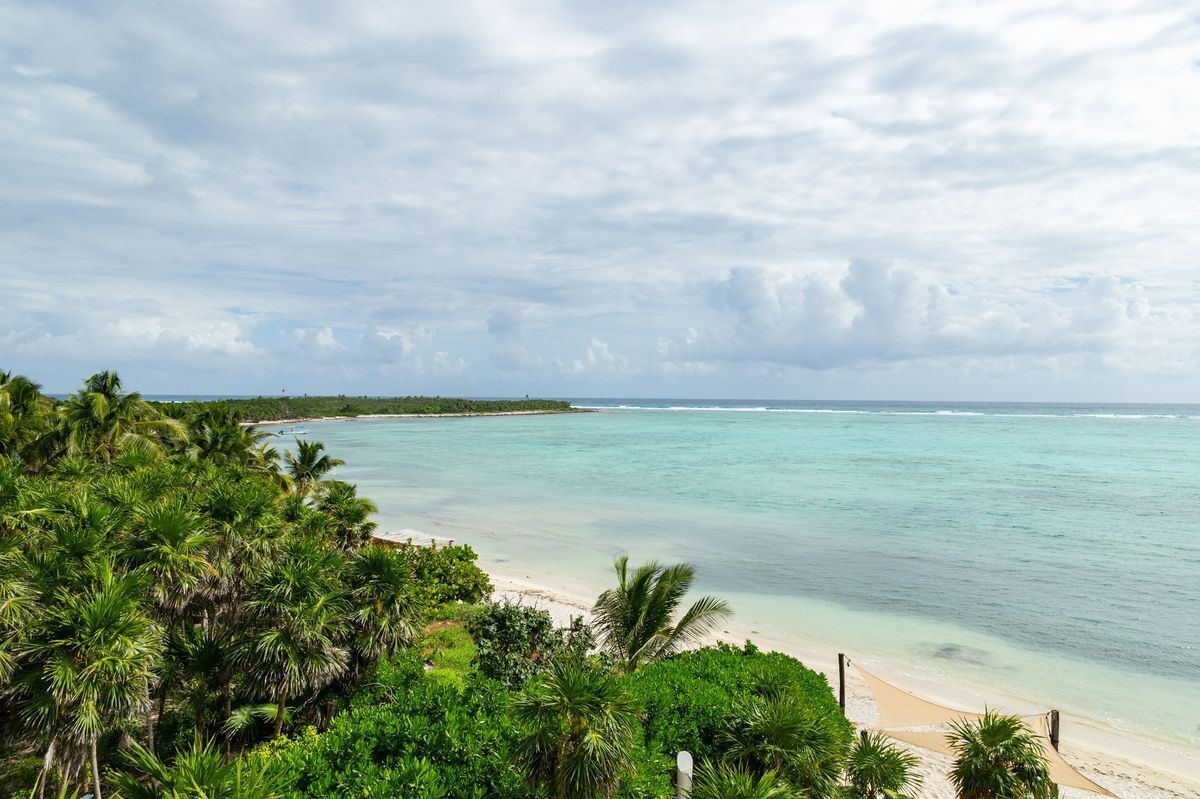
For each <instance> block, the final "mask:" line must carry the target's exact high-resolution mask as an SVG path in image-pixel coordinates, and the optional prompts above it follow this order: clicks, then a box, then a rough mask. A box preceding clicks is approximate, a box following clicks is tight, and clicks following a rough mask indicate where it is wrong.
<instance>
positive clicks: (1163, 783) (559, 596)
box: [482, 563, 1200, 799]
mask: <svg viewBox="0 0 1200 799" xmlns="http://www.w3.org/2000/svg"><path fill="white" fill-rule="evenodd" d="M482 565H483V567H484V568H485V569H486V570H487V571H488V573H489V574H490V575H491V578H492V582H493V583H494V585H495V587H496V594H495V596H496V597H497V598H507V599H510V600H513V601H521V602H523V603H525V604H532V605H534V606H536V607H541V608H544V609H546V610H547V611H549V612H550V614H551V615H552V616H553V617H554V619H555V621H556V622H557V623H559V624H565V623H566V622H568V621H569V619H570V617H571V616H575V615H579V614H581V613H582V614H584V615H585V616H586V615H587V614H588V611H589V610H590V608H591V605H592V602H593V600H594V598H595V596H596V593H597V591H598V589H597V588H596V587H595V586H590V585H585V584H582V583H571V582H567V581H562V580H560V579H557V578H555V577H553V576H548V575H541V574H533V573H526V572H522V573H517V572H514V571H512V570H511V568H506V567H504V566H495V565H492V564H486V563H485V564H482ZM747 639H749V640H752V641H753V642H754V643H755V644H756V645H757V646H759V647H760V648H762V649H767V650H773V651H779V652H784V653H786V654H789V655H792V656H794V657H796V658H798V659H800V660H801V661H803V662H804V663H805V664H806V665H808V666H809V667H810V668H813V669H815V670H817V671H820V672H822V673H824V674H825V675H827V676H828V677H829V679H830V683H831V685H833V686H835V688H836V685H837V652H836V651H833V650H830V649H829V648H828V647H822V646H818V645H814V644H812V643H811V642H805V641H803V640H800V639H796V638H790V637H782V636H777V635H772V634H764V633H762V632H760V631H758V630H751V629H750V628H748V627H745V626H742V625H739V623H738V622H737V620H736V617H735V619H734V620H732V621H731V622H730V624H728V625H726V626H725V627H724V628H723V629H722V630H721V631H720V632H719V633H718V634H714V635H713V636H712V642H714V643H715V642H716V641H727V642H730V643H738V644H740V643H742V642H743V641H745V640H747ZM847 654H848V655H850V657H851V658H852V659H855V660H861V661H862V662H863V663H864V664H868V663H869V664H870V666H871V668H872V670H873V671H874V672H876V673H877V674H878V675H879V676H881V677H883V678H885V679H887V680H888V681H890V682H892V683H894V684H896V685H899V686H901V687H903V688H905V689H906V690H909V691H911V692H913V693H915V694H917V695H920V696H924V697H926V698H929V699H932V700H935V701H938V702H940V703H944V704H947V705H950V706H953V707H959V708H964V709H968V708H975V709H978V708H982V707H984V706H985V705H987V706H991V707H997V706H998V707H1002V708H1004V709H1005V710H1006V711H1009V712H1019V713H1022V714H1024V713H1036V712H1040V711H1042V710H1045V708H1040V707H1037V706H1034V705H1031V704H1030V703H1029V702H1028V701H1027V700H1022V699H1021V698H1020V697H1015V696H1010V695H1005V694H1000V693H998V692H994V691H991V690H987V689H985V688H981V687H977V686H967V685H959V684H955V685H946V684H942V683H932V682H929V681H927V680H922V679H920V678H918V677H914V676H912V675H909V674H906V673H905V672H904V671H902V670H897V669H895V668H889V667H888V664H885V663H879V662H876V661H873V660H872V659H871V658H870V653H867V652H848V653H847ZM846 715H847V716H848V717H849V719H850V720H851V721H852V722H854V723H855V724H856V725H857V726H858V727H859V728H866V727H869V726H871V725H872V724H873V723H874V721H875V719H876V718H877V710H876V707H875V702H874V700H873V698H872V696H871V694H870V691H869V690H868V688H867V685H866V683H865V682H863V681H862V679H861V678H859V677H858V676H857V675H856V674H854V671H853V669H850V670H848V672H847V689H846ZM914 751H916V752H917V753H918V754H919V755H920V757H921V759H922V763H923V771H924V775H925V787H924V789H923V791H922V796H925V797H929V799H953V797H954V791H953V788H952V787H951V785H950V783H949V781H948V780H947V779H946V777H945V775H946V773H947V770H948V764H949V761H948V759H947V758H946V757H944V756H941V755H938V754H934V753H931V752H927V751H925V750H920V749H916V750H914ZM1060 751H1061V752H1062V754H1063V757H1065V758H1066V759H1067V760H1068V761H1069V762H1070V763H1071V764H1072V765H1074V766H1075V767H1076V768H1077V769H1078V770H1079V771H1080V772H1081V773H1083V774H1084V775H1086V776H1087V777H1089V778H1090V779H1092V780H1094V781H1095V782H1097V783H1099V784H1100V785H1103V786H1104V787H1105V788H1107V789H1108V790H1110V791H1112V792H1113V793H1114V794H1116V795H1117V796H1118V797H1121V799H1195V798H1196V797H1200V761H1198V760H1197V759H1195V758H1194V757H1192V756H1190V755H1189V754H1188V753H1185V752H1182V751H1177V750H1176V749H1174V748H1173V747H1171V746H1170V745H1169V744H1167V743H1165V742H1158V741H1154V740H1152V739H1149V738H1147V737H1138V736H1134V735H1130V734H1127V733H1123V732H1119V731H1116V730H1113V729H1110V728H1106V727H1104V726H1102V725H1100V724H1097V723H1094V722H1090V721H1087V720H1081V719H1075V718H1072V717H1069V716H1064V717H1063V721H1062V742H1061V746H1060ZM1062 795H1063V796H1064V797H1072V799H1084V797H1089V796H1091V797H1095V796H1096V794H1091V793H1087V792H1083V791H1079V790H1076V789H1071V788H1067V789H1064V790H1063V791H1062Z"/></svg>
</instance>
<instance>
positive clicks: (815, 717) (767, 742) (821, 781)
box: [718, 690, 848, 797]
mask: <svg viewBox="0 0 1200 799" xmlns="http://www.w3.org/2000/svg"><path fill="white" fill-rule="evenodd" d="M718 743H719V745H720V747H721V749H722V750H723V753H724V754H723V755H722V760H723V761H724V762H726V763H728V764H730V765H734V766H737V767H739V768H742V769H745V770H746V771H748V772H749V773H751V774H754V775H755V776H762V775H764V774H766V773H767V772H768V771H774V772H776V773H777V774H780V775H782V776H783V777H785V778H786V779H787V780H788V782H790V783H791V784H792V785H793V786H795V787H796V788H798V789H801V790H802V791H804V792H805V793H806V794H807V795H809V796H813V797H825V796H832V795H833V794H834V793H835V792H836V788H837V784H838V780H839V778H840V776H841V766H842V761H843V758H844V757H845V754H846V748H847V744H848V741H847V740H846V739H845V738H844V736H843V735H840V734H839V731H838V729H837V727H836V726H835V720H834V719H832V718H830V717H829V716H828V715H825V714H822V713H818V712H816V711H814V710H813V709H812V708H810V707H809V706H808V705H806V704H804V703H803V702H802V701H800V700H798V699H796V698H795V696H794V695H793V694H791V693H789V692H787V691H786V690H778V691H775V692H773V693H770V694H768V695H767V696H765V697H755V698H753V699H751V700H749V701H748V702H746V703H745V704H743V705H742V706H741V707H740V708H739V709H738V711H737V713H736V715H734V717H733V718H731V719H729V722H728V725H727V726H726V728H725V729H724V730H723V731H722V732H721V734H720V736H719V737H718Z"/></svg>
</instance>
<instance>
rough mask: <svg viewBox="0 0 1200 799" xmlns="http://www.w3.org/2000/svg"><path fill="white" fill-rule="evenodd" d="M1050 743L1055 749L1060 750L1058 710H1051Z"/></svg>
mask: <svg viewBox="0 0 1200 799" xmlns="http://www.w3.org/2000/svg"><path fill="white" fill-rule="evenodd" d="M1050 745H1051V746H1053V747H1054V751H1055V752H1057V751H1058V711H1057V710H1051V711H1050Z"/></svg>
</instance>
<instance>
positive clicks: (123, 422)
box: [60, 372, 184, 463]
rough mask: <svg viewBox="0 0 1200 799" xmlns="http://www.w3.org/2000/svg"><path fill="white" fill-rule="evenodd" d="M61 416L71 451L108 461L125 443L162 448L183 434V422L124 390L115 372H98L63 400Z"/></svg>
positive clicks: (126, 444) (180, 438) (67, 446)
mask: <svg viewBox="0 0 1200 799" xmlns="http://www.w3.org/2000/svg"><path fill="white" fill-rule="evenodd" d="M60 420H61V425H62V429H63V433H64V436H65V439H66V448H67V452H68V453H69V454H73V455H83V456H86V457H89V458H96V459H99V460H102V461H104V462H105V463H109V462H111V461H112V459H113V456H115V455H116V453H117V450H118V449H121V448H124V447H133V448H143V449H149V450H156V451H157V450H161V448H162V445H163V444H164V443H165V442H167V441H175V440H182V439H183V438H184V428H183V425H182V424H181V423H180V422H179V421H178V420H177V419H170V418H167V417H165V416H163V415H162V414H161V413H159V412H158V411H157V410H156V409H155V408H154V406H153V405H151V404H150V403H148V402H146V401H145V400H144V399H142V395H141V394H139V393H137V392H136V391H134V392H129V393H124V392H123V391H122V386H121V378H120V377H119V376H118V375H117V373H116V372H98V373H96V374H94V375H92V376H91V377H89V378H88V379H87V382H86V384H85V385H84V387H83V388H82V389H80V390H79V391H77V392H76V393H74V394H72V395H71V396H70V397H68V398H67V399H66V401H64V402H63V404H62V407H61V409H60Z"/></svg>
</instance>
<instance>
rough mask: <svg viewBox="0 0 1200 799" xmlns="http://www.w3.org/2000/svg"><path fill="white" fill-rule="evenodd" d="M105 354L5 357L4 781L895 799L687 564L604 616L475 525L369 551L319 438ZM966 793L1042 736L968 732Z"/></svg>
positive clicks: (58, 785)
mask: <svg viewBox="0 0 1200 799" xmlns="http://www.w3.org/2000/svg"><path fill="white" fill-rule="evenodd" d="M242 419H243V415H242V413H241V412H240V411H239V410H237V409H236V408H234V407H230V406H213V405H200V404H195V405H188V404H176V405H172V406H169V407H167V406H162V405H156V404H154V403H150V402H147V401H145V400H143V399H142V398H141V397H140V396H138V395H137V394H136V393H135V392H129V391H126V389H125V388H124V386H123V385H122V383H121V380H120V378H119V377H118V376H117V375H116V374H113V373H109V372H105V373H100V374H97V375H94V376H93V377H91V378H89V379H88V380H86V381H85V382H84V385H83V386H82V388H81V389H80V390H79V391H77V392H76V393H74V394H72V395H71V396H70V397H68V398H66V399H63V400H60V401H55V400H53V399H50V398H48V397H46V396H45V395H44V394H43V393H42V392H41V390H40V388H39V387H38V386H37V384H36V383H33V382H32V381H30V380H28V379H27V378H25V377H22V376H18V375H12V374H9V373H0V796H6V795H12V796H22V797H27V796H33V797H39V799H43V798H44V797H46V796H49V795H54V796H58V797H65V796H71V795H73V794H82V793H90V794H92V795H93V796H94V797H96V799H103V797H109V798H110V799H112V797H114V796H120V797H125V799H140V798H142V797H164V799H165V798H166V797H171V798H172V799H200V797H206V798H208V799H223V798H224V797H229V798H230V799H232V798H233V797H246V798H247V799H302V798H303V799H308V798H311V799H317V797H330V796H355V797H358V796H365V797H394V796H405V797H417V798H418V799H459V798H462V799H467V798H468V797H469V798H470V799H482V797H498V798H499V799H606V798H607V797H619V798H620V799H665V798H666V797H669V796H673V795H674V789H673V786H672V776H673V760H674V756H675V754H676V753H677V752H678V751H680V750H684V749H686V750H688V751H690V752H692V753H693V754H694V755H695V757H696V759H697V764H698V768H697V771H696V784H695V796H696V799H735V797H736V798H737V799H746V798H747V797H749V798H751V799H792V798H795V799H801V798H803V799H885V798H886V799H902V797H906V796H912V795H913V794H914V792H915V791H917V790H918V789H919V786H920V781H919V778H918V775H917V773H916V771H915V763H914V760H913V758H912V756H911V755H909V754H907V753H905V752H903V751H901V750H899V749H897V748H896V747H894V746H892V745H890V744H888V743H886V742H885V741H884V740H883V739H881V738H879V737H878V736H867V737H865V738H863V739H861V740H856V739H855V736H854V730H853V727H852V726H851V725H850V723H849V722H848V721H847V720H846V719H845V717H844V716H843V715H842V713H841V712H840V710H839V708H838V705H837V702H836V700H835V698H834V696H833V693H832V691H831V690H830V687H829V684H828V683H827V681H826V680H825V677H824V676H823V675H821V674H817V673H815V672H813V671H811V670H809V669H807V668H805V667H804V666H803V665H802V664H800V663H799V662H798V661H796V660H795V659H793V658H790V657H788V656H786V655H782V654H779V653H766V652H761V651H759V650H758V649H756V648H755V647H754V646H753V645H751V644H749V643H747V644H746V646H744V647H740V648H739V647H734V646H731V645H728V644H720V645H715V646H703V644H704V643H705V638H706V636H708V635H709V634H710V633H712V632H713V631H714V630H715V629H716V628H717V627H718V625H720V624H721V623H722V621H723V620H724V619H726V618H727V617H728V616H729V614H730V612H731V611H730V608H729V607H728V605H727V604H726V603H725V602H723V601H722V600H720V599H717V598H715V597H700V598H698V599H694V600H693V601H691V602H690V604H688V603H687V602H686V600H687V599H688V597H689V594H690V591H691V588H692V587H693V585H694V581H695V570H694V569H693V568H692V567H691V566H690V565H688V564H673V565H663V564H658V563H647V564H643V565H639V566H631V565H630V563H629V560H628V559H627V558H624V557H622V558H620V559H618V560H617V562H616V564H615V572H616V585H615V586H614V587H613V588H611V589H609V590H608V591H605V592H604V593H603V594H601V595H600V597H599V598H598V599H597V601H596V605H595V610H594V613H593V616H594V621H593V622H592V623H591V624H589V623H587V622H585V620H584V619H583V618H582V617H575V618H573V619H571V620H570V622H569V624H567V625H566V626H564V627H558V626H556V625H555V623H554V620H553V619H552V618H551V616H550V615H549V614H548V613H547V612H546V611H544V610H541V609H538V608H533V607H525V606H523V605H521V604H514V603H511V602H507V601H500V602H492V601H490V600H489V597H490V596H491V594H492V586H491V584H490V582H489V580H488V577H487V575H486V574H485V573H484V572H483V571H482V570H481V569H480V568H479V566H478V564H477V563H476V557H475V553H474V552H473V551H472V550H471V549H470V548H469V547H464V546H413V545H411V544H410V545H407V546H401V547H398V548H384V547H376V546H372V540H371V539H372V532H373V531H374V528H375V522H374V516H375V514H376V508H375V506H374V504H372V503H371V501H370V500H369V499H367V498H366V497H362V496H360V495H359V494H358V492H357V489H356V488H355V486H353V485H352V484H349V483H346V482H342V481H340V480H338V479H337V475H338V472H337V468H338V466H340V465H341V461H340V460H338V459H337V458H336V457H335V456H334V454H332V453H327V452H326V451H325V450H324V447H323V446H322V445H321V444H320V443H319V442H315V441H303V440H297V441H294V442H292V443H291V444H290V445H289V446H287V447H286V448H285V451H284V452H283V453H282V454H281V453H280V452H279V451H278V450H276V449H275V448H274V447H271V446H269V445H268V444H267V443H265V439H264V437H263V435H262V434H261V433H260V432H259V431H257V430H255V429H254V428H253V427H252V426H247V425H245V424H244V423H243V422H242ZM956 734H957V735H958V739H957V740H958V744H956V745H957V746H958V747H959V751H960V757H959V761H958V763H957V765H956V770H955V774H954V778H955V780H956V783H957V784H958V785H959V787H960V792H961V794H962V796H963V797H964V798H965V799H984V797H988V798H989V799H991V798H992V797H994V798H995V799H1042V797H1043V796H1045V795H1046V794H1045V793H1044V787H1045V786H1046V784H1047V781H1046V778H1045V773H1044V765H1043V766H1042V767H1041V770H1040V771H1039V767H1038V763H1039V762H1040V753H1039V751H1038V749H1037V741H1036V740H1032V739H1029V738H1028V736H1027V735H1026V734H1025V733H1024V732H1023V731H1022V730H1021V729H1018V728H1014V727H1012V726H1011V724H1010V722H1009V721H1008V720H1006V719H1005V718H1004V717H992V716H989V717H988V718H987V719H985V720H984V721H983V722H980V723H979V724H978V725H975V726H963V727H962V729H959V730H957V731H956Z"/></svg>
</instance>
